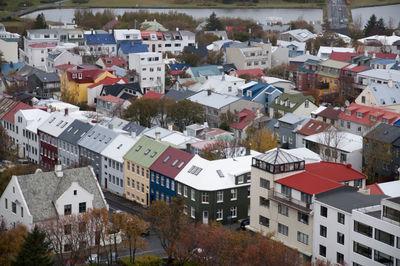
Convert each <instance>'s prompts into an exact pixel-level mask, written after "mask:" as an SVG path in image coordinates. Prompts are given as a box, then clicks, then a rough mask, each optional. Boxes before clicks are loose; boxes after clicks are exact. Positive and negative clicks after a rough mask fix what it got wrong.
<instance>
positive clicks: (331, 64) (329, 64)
mask: <svg viewBox="0 0 400 266" xmlns="http://www.w3.org/2000/svg"><path fill="white" fill-rule="evenodd" d="M348 64H349V63H344V62H340V61H336V60H330V59H328V60H325V61H323V62H321V63H320V64H319V66H320V67H318V75H322V76H328V77H332V78H338V77H339V75H340V69H342V68H344V67H345V66H347V65H348ZM321 67H325V69H324V70H321ZM331 69H334V71H335V72H337V73H332V72H331Z"/></svg>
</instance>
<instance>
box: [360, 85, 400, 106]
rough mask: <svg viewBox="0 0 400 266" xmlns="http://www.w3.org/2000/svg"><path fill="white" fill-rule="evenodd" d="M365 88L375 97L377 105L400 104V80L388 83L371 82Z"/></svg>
mask: <svg viewBox="0 0 400 266" xmlns="http://www.w3.org/2000/svg"><path fill="white" fill-rule="evenodd" d="M367 88H370V90H369V91H370V92H371V93H372V94H373V96H374V97H375V99H376V101H377V102H378V105H379V106H390V105H398V104H400V82H392V86H391V87H389V85H388V84H383V83H376V82H371V83H370V84H369V85H368V87H367Z"/></svg>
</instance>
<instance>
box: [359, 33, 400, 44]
mask: <svg viewBox="0 0 400 266" xmlns="http://www.w3.org/2000/svg"><path fill="white" fill-rule="evenodd" d="M369 40H376V41H379V42H381V43H382V44H383V45H392V44H393V43H394V42H396V41H398V40H400V37H399V36H396V35H394V34H393V35H391V36H386V35H374V36H369V37H365V38H362V39H359V40H358V41H359V42H361V43H364V42H365V41H369Z"/></svg>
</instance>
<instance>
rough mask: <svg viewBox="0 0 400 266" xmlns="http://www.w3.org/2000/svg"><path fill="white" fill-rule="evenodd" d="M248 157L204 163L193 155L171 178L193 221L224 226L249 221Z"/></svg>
mask: <svg viewBox="0 0 400 266" xmlns="http://www.w3.org/2000/svg"><path fill="white" fill-rule="evenodd" d="M250 161H251V156H250V155H247V156H241V157H235V158H229V159H221V160H214V161H208V160H206V159H203V158H201V157H200V156H198V155H195V156H194V157H193V158H192V159H191V160H190V161H189V163H187V164H186V166H185V167H184V168H183V169H182V171H180V173H179V174H178V175H177V176H176V177H175V182H176V193H177V195H181V196H183V197H184V199H185V210H184V211H185V212H186V213H187V214H188V216H189V217H191V218H192V219H193V220H194V221H196V222H197V221H200V222H202V223H204V224H208V223H209V222H211V221H218V222H221V223H224V224H227V223H229V222H236V221H238V220H241V219H245V218H248V217H249V210H250Z"/></svg>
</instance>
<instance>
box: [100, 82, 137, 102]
mask: <svg viewBox="0 0 400 266" xmlns="http://www.w3.org/2000/svg"><path fill="white" fill-rule="evenodd" d="M105 95H112V96H115V97H118V98H121V99H124V100H129V99H132V98H133V99H136V98H140V97H142V96H143V92H142V89H141V88H140V85H139V83H138V82H132V83H126V84H120V83H115V84H113V85H104V86H103V88H102V90H101V92H100V96H105Z"/></svg>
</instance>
